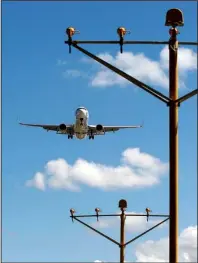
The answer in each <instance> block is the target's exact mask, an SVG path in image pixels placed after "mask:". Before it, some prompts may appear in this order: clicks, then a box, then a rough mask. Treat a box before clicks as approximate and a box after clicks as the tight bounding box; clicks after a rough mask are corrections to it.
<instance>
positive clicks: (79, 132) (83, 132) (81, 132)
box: [75, 124, 87, 140]
mask: <svg viewBox="0 0 198 263" xmlns="http://www.w3.org/2000/svg"><path fill="white" fill-rule="evenodd" d="M75 135H76V138H78V139H80V140H81V139H84V138H85V137H86V136H87V127H86V126H84V125H80V124H76V125H75Z"/></svg>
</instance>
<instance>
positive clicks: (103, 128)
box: [89, 125, 143, 135]
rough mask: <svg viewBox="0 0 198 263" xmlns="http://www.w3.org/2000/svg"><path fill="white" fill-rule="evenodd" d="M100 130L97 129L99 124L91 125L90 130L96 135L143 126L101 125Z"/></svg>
mask: <svg viewBox="0 0 198 263" xmlns="http://www.w3.org/2000/svg"><path fill="white" fill-rule="evenodd" d="M100 126H101V127H100V130H99V131H98V130H97V125H89V132H90V133H91V132H92V134H95V135H100V134H101V133H102V134H103V133H106V132H115V131H119V130H121V129H134V128H142V127H143V126H142V125H135V126H102V125H100Z"/></svg>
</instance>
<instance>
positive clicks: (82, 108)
mask: <svg viewBox="0 0 198 263" xmlns="http://www.w3.org/2000/svg"><path fill="white" fill-rule="evenodd" d="M79 110H86V111H87V109H86V108H85V107H79V108H78V109H77V110H76V114H77V113H78V111H79Z"/></svg>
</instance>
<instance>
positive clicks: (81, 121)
mask: <svg viewBox="0 0 198 263" xmlns="http://www.w3.org/2000/svg"><path fill="white" fill-rule="evenodd" d="M75 115H76V116H75V117H76V121H75V124H74V135H75V136H76V138H78V139H80V140H81V139H84V138H85V137H86V136H87V132H88V120H89V112H88V110H87V109H86V108H84V107H80V108H78V109H77V110H76V113H75Z"/></svg>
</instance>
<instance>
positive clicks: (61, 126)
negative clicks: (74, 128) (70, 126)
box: [59, 123, 67, 131]
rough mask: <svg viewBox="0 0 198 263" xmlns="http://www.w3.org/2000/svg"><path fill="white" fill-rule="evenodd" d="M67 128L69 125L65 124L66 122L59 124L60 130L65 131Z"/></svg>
mask: <svg viewBox="0 0 198 263" xmlns="http://www.w3.org/2000/svg"><path fill="white" fill-rule="evenodd" d="M66 129H67V127H66V125H65V124H64V123H61V124H60V125H59V130H60V131H65V130H66Z"/></svg>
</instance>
